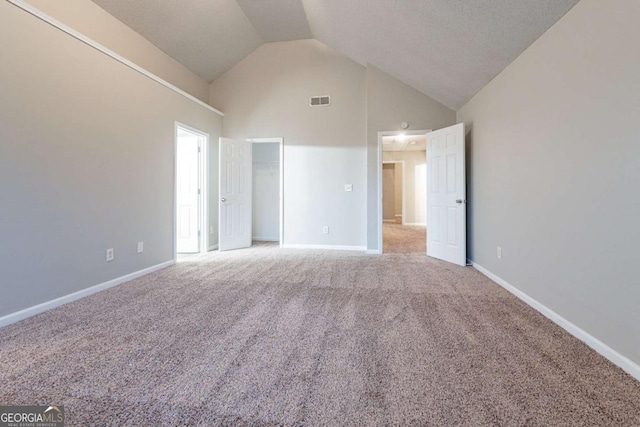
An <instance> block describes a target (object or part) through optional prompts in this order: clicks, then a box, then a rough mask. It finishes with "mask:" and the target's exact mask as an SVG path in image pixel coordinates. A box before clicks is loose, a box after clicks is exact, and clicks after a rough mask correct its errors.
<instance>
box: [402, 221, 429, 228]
mask: <svg viewBox="0 0 640 427" xmlns="http://www.w3.org/2000/svg"><path fill="white" fill-rule="evenodd" d="M402 225H419V226H421V227H426V226H427V223H426V222H405V223H403V224H402Z"/></svg>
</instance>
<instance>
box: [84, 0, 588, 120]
mask: <svg viewBox="0 0 640 427" xmlns="http://www.w3.org/2000/svg"><path fill="white" fill-rule="evenodd" d="M93 1H94V2H95V3H97V4H98V5H99V6H101V7H102V8H103V9H105V10H106V11H107V12H109V13H111V14H112V15H113V16H115V17H116V18H118V19H119V20H121V21H122V22H124V23H125V24H127V25H128V26H130V27H131V28H133V29H134V30H135V31H137V32H138V33H140V34H141V35H143V36H144V37H146V38H147V39H149V40H150V41H151V42H152V43H154V44H155V45H156V46H158V47H159V48H160V49H162V50H163V51H165V52H166V53H167V54H169V55H170V56H172V57H173V58H175V59H176V60H178V61H179V62H181V63H182V64H184V65H185V66H186V67H187V68H189V69H191V70H192V71H193V72H195V73H196V74H197V75H199V76H200V77H202V78H203V79H204V80H206V81H212V80H214V79H216V78H217V77H219V76H220V75H221V74H222V73H224V72H225V71H227V70H228V69H230V68H231V67H233V66H234V65H235V64H236V63H237V62H238V61H240V60H241V59H242V58H244V57H245V56H246V55H248V54H249V53H251V52H252V51H253V50H255V49H256V48H258V47H259V46H260V45H261V44H262V43H266V42H272V41H285V40H298V39H304V38H316V39H318V40H319V41H321V42H323V43H324V44H326V45H327V46H329V47H331V48H333V49H335V50H336V51H338V52H341V53H342V54H344V55H346V56H348V57H350V58H352V59H353V60H354V61H356V62H358V63H360V64H362V65H366V64H367V63H370V64H373V65H375V66H376V67H378V68H380V69H381V70H383V71H385V72H387V73H389V74H391V75H392V76H394V77H396V78H398V79H399V80H401V81H403V82H404V83H406V84H408V85H410V86H412V87H414V88H415V89H417V90H419V91H421V92H423V93H425V94H426V95H429V96H431V97H432V98H434V99H436V100H438V101H440V102H442V103H443V104H445V105H447V106H449V107H451V108H453V109H458V108H460V107H461V106H462V105H463V104H464V103H465V102H466V101H468V100H469V99H470V98H471V97H472V96H473V95H474V94H475V93H477V92H478V91H479V90H480V89H481V88H482V87H483V86H484V85H485V84H487V83H488V82H489V81H490V80H491V79H492V78H493V77H494V76H496V75H497V74H498V73H500V72H501V71H502V70H503V69H504V68H505V67H506V66H507V65H509V63H511V61H513V60H514V59H515V58H516V57H517V56H518V55H520V53H522V51H524V50H525V49H526V48H527V47H528V46H529V45H530V44H531V43H532V42H533V41H534V40H535V39H536V38H538V37H539V36H540V35H541V34H542V33H544V32H545V31H546V30H547V29H548V28H549V27H551V25H553V24H554V23H555V22H556V21H557V20H558V19H559V18H560V17H561V16H562V15H564V14H565V13H566V12H567V11H568V10H569V9H570V8H571V7H572V6H574V5H575V4H576V3H577V2H578V0H393V1H390V0H187V1H185V0H181V1H177V0H136V1H131V0H93Z"/></svg>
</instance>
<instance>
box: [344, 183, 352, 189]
mask: <svg viewBox="0 0 640 427" xmlns="http://www.w3.org/2000/svg"><path fill="white" fill-rule="evenodd" d="M344 191H353V184H345V185H344Z"/></svg>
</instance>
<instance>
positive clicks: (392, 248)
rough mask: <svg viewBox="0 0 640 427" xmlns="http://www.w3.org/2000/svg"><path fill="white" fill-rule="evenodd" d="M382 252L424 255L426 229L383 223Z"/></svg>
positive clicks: (425, 249)
mask: <svg viewBox="0 0 640 427" xmlns="http://www.w3.org/2000/svg"><path fill="white" fill-rule="evenodd" d="M382 251H383V252H384V253H395V254H412V253H419V254H424V253H425V252H426V251H427V228H426V227H422V226H416V225H400V224H391V223H383V224H382Z"/></svg>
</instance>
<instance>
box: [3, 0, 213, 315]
mask: <svg viewBox="0 0 640 427" xmlns="http://www.w3.org/2000/svg"><path fill="white" fill-rule="evenodd" d="M0 40H2V42H0V52H1V56H2V58H3V59H2V61H1V62H0V200H1V202H0V238H1V239H2V240H1V244H0V286H1V289H2V297H1V298H0V316H2V315H6V314H9V313H12V312H16V311H18V310H21V309H24V308H27V307H30V306H33V305H36V304H39V303H42V302H45V301H49V300H52V299H54V298H57V297H61V296H64V295H67V294H70V293H72V292H75V291H78V290H81V289H84V288H87V287H90V286H93V285H96V284H99V283H103V282H105V281H108V280H111V279H114V278H117V277H121V276H123V275H126V274H128V273H132V272H135V271H138V270H141V269H144V268H147V267H150V266H153V265H157V264H159V263H162V262H164V261H167V260H170V259H172V258H173V209H174V208H173V195H174V122H175V121H179V122H182V123H184V124H187V125H189V126H192V127H194V128H197V129H200V130H202V131H204V132H207V133H209V134H210V135H211V138H212V140H213V141H217V138H218V136H219V134H220V130H221V125H222V123H221V122H222V120H221V119H222V118H221V117H220V116H219V115H217V114H215V113H213V112H211V111H209V110H207V109H205V108H203V107H202V106H200V105H198V104H196V103H194V102H193V101H190V100H188V99H186V98H185V97H183V96H181V95H179V94H177V93H175V92H173V91H171V90H169V89H167V88H166V87H164V86H161V85H160V84H158V83H156V82H154V81H152V80H150V79H148V78H146V77H144V76H143V75H141V74H139V73H137V72H135V71H133V70H131V69H130V68H128V67H126V66H124V65H122V64H120V63H119V62H117V61H114V60H113V59H111V58H109V57H107V56H105V55H104V54H102V53H100V52H99V51H97V50H95V49H93V48H91V47H89V46H87V45H85V44H84V43H82V42H80V41H78V40H76V39H73V38H72V37H70V36H69V35H67V34H64V33H63V32H61V31H59V30H58V29H56V28H54V27H52V26H50V25H48V24H46V23H44V22H42V21H40V20H38V19H37V18H35V17H33V16H31V15H29V14H28V13H26V12H24V11H22V10H20V9H18V8H17V7H15V6H13V5H11V4H9V3H8V2H4V1H3V2H0ZM212 151H214V152H217V143H216V144H213V146H212ZM212 158H214V159H215V161H216V164H217V157H212ZM215 173H216V174H217V172H215ZM215 198H216V199H217V193H216V195H215ZM216 221H217V219H216ZM138 241H144V242H145V252H144V253H143V254H137V253H136V244H137V242H138ZM107 248H114V249H115V256H116V259H115V261H113V262H111V263H106V261H105V250H106V249H107Z"/></svg>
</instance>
